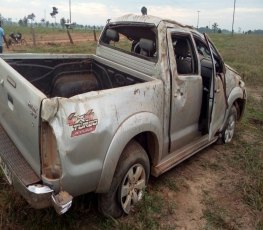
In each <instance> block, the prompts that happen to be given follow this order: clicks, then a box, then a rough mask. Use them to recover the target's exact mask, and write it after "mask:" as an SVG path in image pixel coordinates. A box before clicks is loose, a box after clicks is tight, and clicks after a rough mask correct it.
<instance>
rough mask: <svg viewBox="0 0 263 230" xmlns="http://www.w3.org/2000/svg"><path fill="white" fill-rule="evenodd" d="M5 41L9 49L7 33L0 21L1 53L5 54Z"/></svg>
mask: <svg viewBox="0 0 263 230" xmlns="http://www.w3.org/2000/svg"><path fill="white" fill-rule="evenodd" d="M3 40H4V41H5V44H6V47H7V48H8V43H7V40H6V38H5V31H4V29H3V28H2V22H1V21H0V53H3Z"/></svg>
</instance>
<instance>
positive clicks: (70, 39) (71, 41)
mask: <svg viewBox="0 0 263 230" xmlns="http://www.w3.org/2000/svg"><path fill="white" fill-rule="evenodd" d="M67 34H68V38H69V41H70V43H71V44H73V40H72V37H71V35H70V32H69V30H68V28H67Z"/></svg>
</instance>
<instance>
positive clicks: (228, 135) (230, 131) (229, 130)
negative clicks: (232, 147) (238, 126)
mask: <svg viewBox="0 0 263 230" xmlns="http://www.w3.org/2000/svg"><path fill="white" fill-rule="evenodd" d="M235 123H236V121H235V116H234V115H231V116H230V117H229V120H228V124H227V127H226V130H225V143H229V142H230V141H231V140H232V138H233V136H234V131H235Z"/></svg>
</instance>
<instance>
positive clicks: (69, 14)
mask: <svg viewBox="0 0 263 230" xmlns="http://www.w3.org/2000/svg"><path fill="white" fill-rule="evenodd" d="M69 23H70V24H71V0H69Z"/></svg>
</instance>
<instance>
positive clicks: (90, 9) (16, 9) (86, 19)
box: [0, 0, 263, 31]
mask: <svg viewBox="0 0 263 230" xmlns="http://www.w3.org/2000/svg"><path fill="white" fill-rule="evenodd" d="M71 5H72V21H74V22H77V23H79V24H84V25H85V24H87V25H104V24H105V22H106V20H107V19H108V18H115V17H118V16H121V15H123V14H126V13H136V14H140V9H141V7H142V6H146V7H147V9H148V14H151V15H155V16H159V17H162V18H170V19H173V20H176V21H178V22H180V23H183V24H188V25H193V26H196V24H197V11H200V20H199V27H202V26H211V25H212V24H213V23H214V22H217V23H218V25H219V27H220V28H225V29H229V30H231V26H232V14H233V5H234V0H220V1H218V0H199V1H197V0H151V1H150V0H145V1H137V0H133V1H123V0H115V1H112V0H101V1H85V0H71ZM52 6H56V7H57V8H58V11H59V14H58V15H57V21H58V22H59V19H60V18H62V17H65V18H66V19H67V18H69V0H28V1H25V0H1V3H0V14H1V15H2V16H4V17H7V18H12V19H13V20H15V21H16V20H19V19H20V18H22V17H24V16H25V15H28V14H31V13H34V14H35V15H36V19H35V21H40V20H41V18H44V17H45V18H46V20H48V21H50V22H53V21H54V19H52V18H51V16H50V15H49V13H50V12H51V9H52ZM239 28H240V29H241V31H243V30H249V29H251V30H254V29H263V0H250V1H248V0H236V17H235V27H234V29H235V31H238V30H239Z"/></svg>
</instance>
